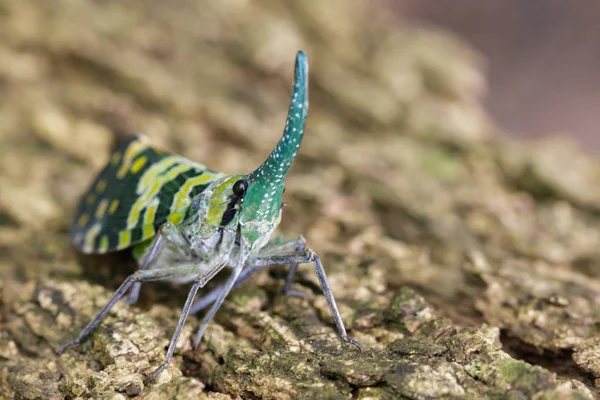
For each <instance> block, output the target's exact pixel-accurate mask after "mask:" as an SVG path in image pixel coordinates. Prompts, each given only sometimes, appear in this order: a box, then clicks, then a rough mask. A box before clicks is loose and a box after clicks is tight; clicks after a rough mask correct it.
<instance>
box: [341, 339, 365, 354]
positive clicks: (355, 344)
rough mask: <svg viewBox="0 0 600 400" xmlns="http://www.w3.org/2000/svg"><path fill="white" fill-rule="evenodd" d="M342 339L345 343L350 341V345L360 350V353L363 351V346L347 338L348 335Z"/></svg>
mask: <svg viewBox="0 0 600 400" xmlns="http://www.w3.org/2000/svg"><path fill="white" fill-rule="evenodd" d="M342 340H343V341H344V342H346V343H350V344H351V345H353V346H355V347H356V348H357V349H358V350H360V352H361V353H364V351H365V348H364V347H363V345H362V344H360V343H358V342H357V341H356V340H354V339H352V338H349V337H348V336H346V337H343V338H342Z"/></svg>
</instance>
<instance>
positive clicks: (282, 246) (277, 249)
mask: <svg viewBox="0 0 600 400" xmlns="http://www.w3.org/2000/svg"><path fill="white" fill-rule="evenodd" d="M305 247H306V239H304V237H302V236H298V237H297V238H295V239H292V240H289V241H284V242H280V241H277V242H276V241H272V242H269V243H267V244H266V246H265V247H263V248H262V249H261V253H260V254H263V252H264V253H265V254H278V253H282V252H286V251H289V250H295V251H296V252H298V251H302V250H304V248H305ZM266 267H270V265H259V266H254V265H250V266H246V268H244V269H243V270H242V272H241V273H240V276H239V277H238V279H237V281H235V284H234V285H233V288H232V289H235V288H237V287H239V286H240V285H241V284H242V283H243V282H244V281H245V280H246V279H248V278H249V277H250V276H251V275H252V274H254V273H255V272H258V271H260V270H261V269H263V268H266ZM297 269H298V264H297V263H296V264H292V268H291V270H290V272H289V273H288V277H287V279H286V286H288V287H287V289H286V288H285V287H284V290H283V294H289V295H294V296H297V297H302V298H304V297H306V296H305V295H304V293H300V292H296V291H293V290H289V286H290V285H291V281H292V280H293V278H294V274H295V273H296V270H297ZM288 280H289V284H288ZM223 287H224V285H221V286H219V287H218V288H216V289H213V290H212V291H210V292H209V293H208V294H206V295H204V296H202V297H201V298H200V300H198V301H197V302H195V303H194V305H193V306H192V309H191V310H190V314H196V313H198V312H200V311H202V310H204V309H205V308H206V307H208V306H209V305H210V304H211V303H213V302H214V301H215V300H216V299H217V297H219V293H221V290H223Z"/></svg>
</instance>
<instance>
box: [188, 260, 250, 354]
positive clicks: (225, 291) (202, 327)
mask: <svg viewBox="0 0 600 400" xmlns="http://www.w3.org/2000/svg"><path fill="white" fill-rule="evenodd" d="M244 261H245V260H243V259H242V257H241V256H240V261H238V264H237V265H236V266H235V268H234V269H233V271H232V272H231V276H230V277H229V279H227V282H226V283H225V285H224V286H223V287H222V288H221V289H220V291H219V294H218V296H217V298H216V300H215V302H214V304H213V305H212V307H211V308H210V310H209V311H208V313H206V315H205V316H204V318H203V319H202V322H201V323H200V328H198V332H197V333H196V337H195V338H194V343H193V347H194V349H195V348H197V347H198V344H199V343H200V339H202V335H203V334H204V330H205V329H206V326H207V325H208V323H209V322H210V321H211V320H212V319H213V317H214V316H215V314H216V313H217V311H218V310H219V308H221V305H222V304H223V301H224V300H225V297H227V295H228V294H229V292H230V291H231V289H232V288H233V285H234V284H235V282H236V281H237V280H238V277H239V276H240V273H241V272H242V269H243V268H244Z"/></svg>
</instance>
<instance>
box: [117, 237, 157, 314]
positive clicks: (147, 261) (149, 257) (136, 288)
mask: <svg viewBox="0 0 600 400" xmlns="http://www.w3.org/2000/svg"><path fill="white" fill-rule="evenodd" d="M162 241H163V235H162V233H161V232H160V231H159V233H158V235H156V239H154V241H153V242H152V244H151V245H150V248H149V249H148V251H147V252H146V255H145V256H144V260H143V261H142V264H141V265H140V268H139V269H140V270H145V269H148V268H149V267H150V265H151V264H152V262H153V261H154V259H155V258H156V255H157V254H158V250H159V249H160V246H161V244H162ZM141 287H142V282H134V283H133V286H131V290H130V291H129V294H128V295H127V297H126V298H125V301H126V302H127V303H128V304H135V303H137V301H138V298H139V297H140V288H141Z"/></svg>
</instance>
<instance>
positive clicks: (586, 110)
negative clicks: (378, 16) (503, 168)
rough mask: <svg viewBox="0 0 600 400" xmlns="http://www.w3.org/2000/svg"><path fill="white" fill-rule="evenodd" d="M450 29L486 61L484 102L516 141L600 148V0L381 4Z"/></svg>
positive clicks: (425, 0)
mask: <svg viewBox="0 0 600 400" xmlns="http://www.w3.org/2000/svg"><path fill="white" fill-rule="evenodd" d="M386 5H387V7H390V8H391V9H393V10H395V11H397V12H398V13H399V14H400V15H401V16H403V17H406V18H407V19H409V20H412V21H413V22H417V23H421V24H429V25H433V26H436V27H441V28H443V29H448V30H450V31H452V32H454V33H456V34H457V35H458V36H460V37H461V38H462V39H464V40H466V41H467V42H468V43H469V44H470V45H471V46H473V47H474V48H475V49H477V50H478V51H479V52H481V54H482V55H483V57H484V60H485V65H486V75H487V78H488V85H489V90H488V93H487V95H486V97H485V101H484V104H485V106H486V108H487V110H488V111H489V112H490V113H491V116H492V118H493V119H494V122H495V123H496V124H497V125H498V126H499V127H501V128H503V131H505V132H507V133H509V134H512V135H516V136H542V135H547V134H560V135H569V136H571V137H573V138H574V139H576V140H578V141H579V142H581V143H583V144H584V145H585V146H586V147H588V148H592V149H593V151H595V152H598V150H600V133H599V132H598V126H600V112H598V110H599V106H600V79H598V78H599V77H600V75H599V71H600V24H599V23H598V22H599V21H600V3H598V2H593V1H575V2H566V1H560V0H547V1H546V0H534V1H519V0H507V1H486V2H481V1H477V0H463V1H461V2H460V7H457V5H456V3H454V2H439V1H435V0H417V1H410V0H405V1H392V0H388V1H387V4H386Z"/></svg>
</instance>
